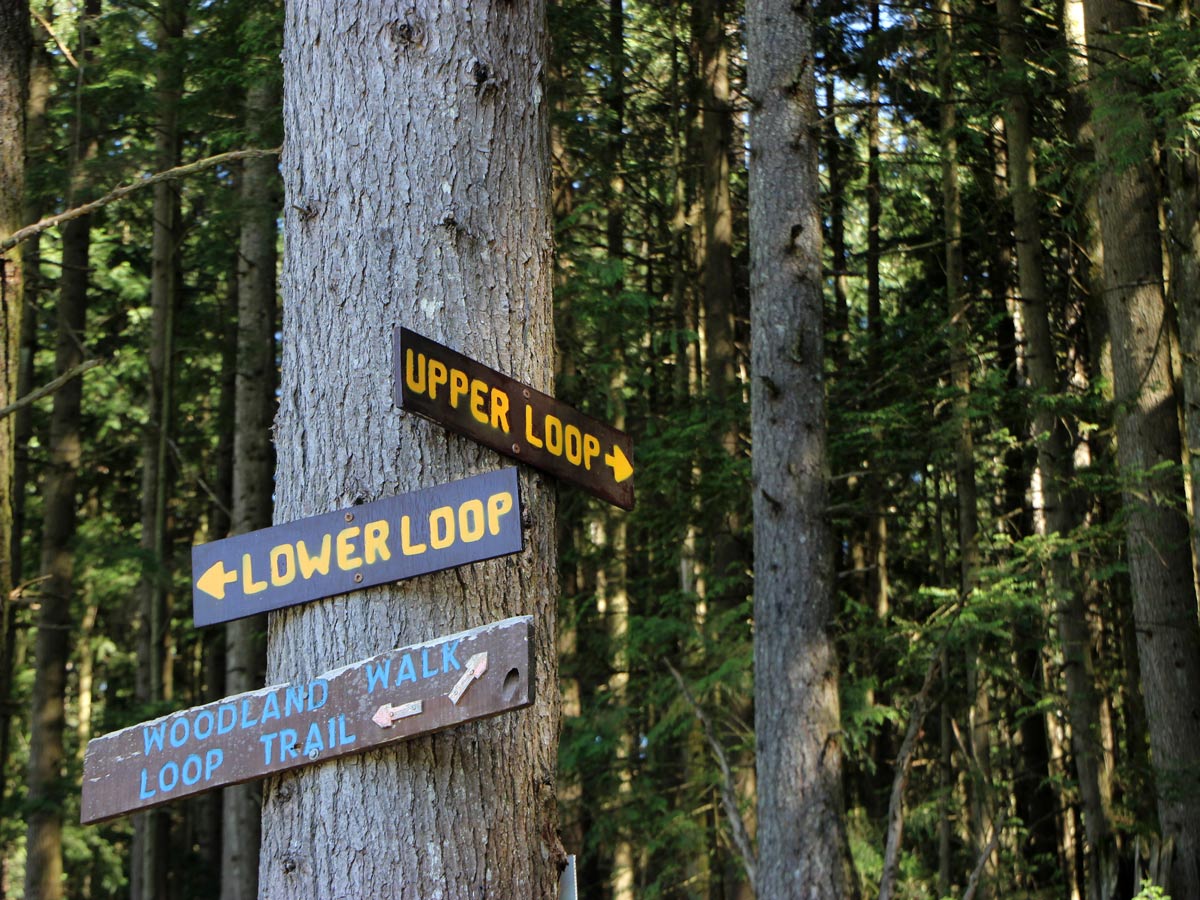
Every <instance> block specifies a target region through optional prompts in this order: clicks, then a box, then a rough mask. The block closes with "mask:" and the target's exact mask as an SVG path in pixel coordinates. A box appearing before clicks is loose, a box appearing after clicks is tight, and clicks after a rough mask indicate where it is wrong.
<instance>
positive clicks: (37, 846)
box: [25, 0, 100, 900]
mask: <svg viewBox="0 0 1200 900" xmlns="http://www.w3.org/2000/svg"><path fill="white" fill-rule="evenodd" d="M99 14H100V0H88V2H87V4H86V5H85V6H84V8H83V10H82V11H81V15H80V18H79V26H78V34H79V50H78V52H77V53H76V58H77V59H78V61H79V64H78V66H79V67H78V72H77V79H76V87H75V89H76V91H77V97H78V100H77V106H76V115H75V117H74V121H73V122H72V125H71V131H70V142H71V143H70V148H69V154H70V178H71V183H70V185H69V190H68V192H67V205H68V206H74V205H76V204H77V203H79V202H81V201H82V200H83V199H85V194H86V191H87V188H88V183H87V175H86V172H85V166H86V163H87V161H88V160H89V159H90V158H91V157H92V156H94V154H95V151H96V146H95V136H94V126H93V125H92V123H91V119H90V110H89V109H88V106H87V103H86V101H85V100H84V98H83V91H84V88H85V87H86V85H87V84H88V83H89V82H90V81H91V80H92V79H94V78H95V75H94V73H93V72H92V63H93V60H94V53H93V50H94V47H93V44H94V38H93V33H94V32H93V23H94V21H95V19H96V17H97V16H99ZM90 220H91V216H90V215H84V216H80V217H79V218H76V219H72V220H71V221H70V222H68V223H67V224H66V225H65V226H64V227H63V232H62V278H61V279H60V281H59V293H58V305H57V322H56V336H55V353H54V369H55V372H56V374H58V375H63V374H65V373H67V372H69V371H70V370H71V369H73V368H74V367H76V366H77V365H79V364H80V363H81V362H82V361H83V340H84V327H85V324H86V320H87V305H88V279H89V270H88V258H89V253H90V248H91V221H90ZM82 400H83V386H82V382H81V379H78V378H76V379H72V380H71V381H69V382H67V383H66V384H65V385H64V386H63V387H62V388H60V389H59V390H58V392H57V393H56V394H55V395H54V406H53V410H52V412H51V415H50V431H49V439H48V442H47V443H48V445H49V448H50V466H49V471H48V473H47V476H46V486H45V500H44V509H43V513H42V516H43V528H42V558H41V574H42V579H43V580H42V584H41V591H40V593H41V608H40V610H39V611H38V617H37V638H36V645H35V674H34V685H33V699H32V710H31V715H30V728H29V731H30V734H29V765H28V772H27V778H26V783H27V795H26V796H27V801H28V802H29V803H30V805H31V812H30V814H29V819H28V827H27V829H26V862H25V896H26V897H28V898H31V900H58V898H60V897H62V896H63V878H62V875H63V855H62V828H63V808H62V804H63V801H64V799H65V787H66V786H65V784H64V782H63V771H62V767H63V762H64V756H65V754H64V749H63V731H64V729H65V726H66V711H65V703H66V696H65V694H66V681H67V659H68V657H69V655H70V652H71V600H72V599H73V595H74V591H75V556H74V554H75V548H74V546H73V544H74V538H75V531H76V526H77V519H78V509H77V498H76V485H77V480H78V476H79V467H80V462H81V457H82V453H81V450H82V437H81V434H80V424H79V423H80V411H81V407H82Z"/></svg>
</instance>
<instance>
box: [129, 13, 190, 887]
mask: <svg viewBox="0 0 1200 900" xmlns="http://www.w3.org/2000/svg"><path fill="white" fill-rule="evenodd" d="M156 18H157V22H158V29H157V32H156V35H155V37H156V41H157V58H156V66H155V69H156V70H155V101H156V107H157V108H156V111H155V113H156V127H155V131H154V134H155V141H154V163H155V166H156V167H157V168H158V170H159V171H164V170H166V169H170V168H173V167H174V166H176V165H178V164H179V154H180V126H179V105H180V99H181V97H182V90H183V49H182V47H181V46H180V39H181V38H182V36H183V29H184V23H185V20H186V5H185V3H184V0H163V2H161V3H159V5H158V9H157V16H156ZM153 211H154V224H153V228H152V236H151V251H150V346H149V349H148V354H147V357H148V360H149V367H148V368H149V371H148V380H147V391H146V411H147V414H148V423H147V426H146V429H145V432H144V433H143V435H142V494H141V520H142V540H141V547H142V553H143V557H142V559H143V567H144V568H143V574H142V580H141V583H140V584H139V586H138V598H139V604H138V605H139V610H138V613H139V617H140V620H141V634H140V640H139V646H138V652H139V656H140V660H139V663H140V664H139V666H138V693H139V697H140V699H141V700H142V702H143V703H146V704H147V705H150V706H153V705H154V704H156V703H159V702H161V701H163V700H164V699H167V698H168V697H169V696H170V690H169V684H170V681H169V679H170V671H171V660H170V659H169V658H168V655H167V647H169V646H170V641H169V640H168V634H167V629H168V624H169V615H168V612H167V601H168V595H169V585H170V574H169V572H170V567H171V560H170V554H169V551H168V544H169V541H168V523H167V503H168V497H169V495H170V493H171V491H170V484H171V465H170V462H171V457H170V445H171V441H172V430H173V428H174V418H175V396H174V386H175V319H176V314H177V313H178V306H179V301H180V296H181V295H180V285H181V278H182V266H181V261H180V258H179V252H180V245H181V243H182V222H181V217H180V201H179V186H178V185H177V184H173V183H171V182H169V181H168V182H162V183H161V184H157V185H155V186H154V202H153ZM134 828H135V833H134V835H135V836H134V843H133V865H134V872H133V877H132V879H131V882H132V889H133V896H134V897H135V898H139V900H150V898H153V897H161V896H163V894H164V893H165V892H166V889H167V854H168V852H169V848H168V846H167V843H168V840H169V838H170V819H169V816H168V814H167V811H166V810H163V809H155V810H150V811H149V812H144V813H140V814H139V815H138V816H136V817H135V822H134Z"/></svg>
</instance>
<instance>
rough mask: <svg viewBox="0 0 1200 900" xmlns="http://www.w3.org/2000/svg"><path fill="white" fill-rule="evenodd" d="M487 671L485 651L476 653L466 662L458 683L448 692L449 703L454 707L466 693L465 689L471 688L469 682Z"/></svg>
mask: <svg viewBox="0 0 1200 900" xmlns="http://www.w3.org/2000/svg"><path fill="white" fill-rule="evenodd" d="M486 671H487V651H486V650H484V651H483V652H482V653H476V654H475V655H474V656H472V657H471V658H470V659H468V660H467V665H466V668H464V669H463V673H462V675H460V676H459V678H458V682H457V683H456V684H455V685H454V688H453V689H452V690H451V691H450V702H451V703H453V704H454V705H455V706H457V705H458V701H459V700H461V699H462V695H463V694H465V693H466V692H467V688H469V687H470V686H471V682H473V681H475V680H476V679H478V678H479V677H480V676H482V675H483V673H484V672H486Z"/></svg>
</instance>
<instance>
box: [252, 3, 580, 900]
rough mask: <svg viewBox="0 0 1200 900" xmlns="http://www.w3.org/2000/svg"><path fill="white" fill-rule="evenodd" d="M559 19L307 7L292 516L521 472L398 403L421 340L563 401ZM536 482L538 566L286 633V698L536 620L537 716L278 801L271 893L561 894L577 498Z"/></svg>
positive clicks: (431, 742)
mask: <svg viewBox="0 0 1200 900" xmlns="http://www.w3.org/2000/svg"><path fill="white" fill-rule="evenodd" d="M544 13H545V9H544V5H543V4H542V3H541V2H538V0H535V2H532V3H526V4H508V3H498V4H494V5H491V4H488V5H482V6H472V7H471V8H470V9H467V8H464V7H439V8H433V7H429V8H425V9H422V10H421V11H420V12H419V13H418V12H416V11H413V10H409V11H407V12H401V13H399V18H397V15H398V14H397V12H396V11H395V10H385V9H383V8H382V7H380V6H379V5H378V4H374V3H365V2H350V3H348V2H345V0H343V2H337V3H334V2H317V0H311V2H299V0H297V2H292V3H289V5H288V9H287V19H286V23H285V31H284V53H283V59H284V86H285V89H284V98H285V100H284V124H285V131H286V134H287V140H286V141H285V147H286V150H285V156H284V160H283V166H282V170H283V174H284V185H285V192H286V202H285V204H284V210H285V221H284V231H285V238H286V243H287V247H288V253H287V256H286V257H285V265H284V269H283V279H282V287H283V312H284V315H283V339H282V347H283V364H282V366H283V367H282V376H281V377H282V385H281V390H280V411H279V416H278V424H277V429H276V434H277V435H279V440H278V443H277V448H276V449H277V453H278V459H279V462H278V468H277V477H276V494H275V518H276V521H280V522H282V521H290V520H294V519H298V518H301V517H303V516H307V515H312V514H314V513H318V512H324V511H327V510H329V509H335V508H337V507H339V506H346V505H349V504H350V503H353V502H354V501H356V500H371V499H375V498H378V497H381V496H384V495H390V494H394V493H396V492H404V491H410V490H413V489H416V488H418V487H430V486H432V485H434V484H436V483H439V482H443V481H447V480H449V479H452V478H456V477H462V476H464V475H466V474H468V473H470V472H478V471H482V470H485V469H494V468H495V467H496V466H497V464H498V462H497V457H496V456H495V455H494V454H492V453H491V452H490V451H486V450H484V449H482V448H481V447H479V446H478V445H476V444H474V443H473V442H471V441H468V440H466V439H463V438H460V437H457V436H453V435H448V434H447V433H446V432H445V431H444V430H443V429H442V428H440V427H439V426H437V425H435V424H433V423H430V422H427V421H425V420H421V419H418V418H417V417H415V416H408V415H405V416H401V415H399V414H398V413H397V412H396V410H395V409H394V408H393V406H392V399H391V398H392V395H393V378H392V351H391V347H392V342H391V334H392V328H393V326H394V325H396V324H398V323H399V324H405V325H408V326H410V327H412V328H414V329H415V330H417V331H419V332H422V333H425V334H428V335H429V336H430V337H431V338H434V339H435V340H439V341H441V342H443V343H447V344H450V345H453V346H455V347H456V348H457V349H458V350H460V351H462V352H464V353H466V354H467V355H468V356H471V357H472V358H475V359H478V360H480V361H482V362H485V363H487V364H488V365H491V366H494V367H496V368H498V369H500V370H502V371H504V372H507V373H509V374H510V375H512V376H513V377H514V378H517V379H518V380H521V381H524V382H526V383H529V384H532V385H533V386H535V387H537V388H539V389H541V390H549V389H551V387H552V385H551V384H550V383H549V381H550V376H551V374H552V372H553V364H552V363H553V349H552V348H553V340H552V323H551V305H550V285H551V277H552V272H553V270H552V265H551V247H552V240H551V237H552V236H551V228H550V225H551V222H550V190H549V188H550V177H549V174H550V173H549V151H548V146H547V134H546V128H545V126H546V118H545V98H544V88H543V85H542V83H541V78H542V73H543V66H545V65H546V64H547V60H546V56H545V32H544ZM381 41H382V42H384V43H385V45H386V46H388V48H389V49H388V52H386V53H381V52H380V42H381ZM521 481H522V485H521V487H522V490H521V505H522V510H523V515H522V521H523V523H524V525H525V528H526V531H525V550H524V551H523V553H522V555H521V556H520V557H519V558H505V559H499V560H493V561H489V562H485V563H480V564H476V565H473V566H468V567H461V568H458V569H454V570H452V571H449V572H445V573H440V574H433V575H427V576H423V577H421V578H418V579H414V580H412V581H409V582H405V583H402V584H400V585H395V586H387V587H381V588H377V589H371V590H368V591H363V592H355V593H354V594H352V595H350V596H348V597H343V598H338V599H332V600H325V601H322V602H319V603H314V604H310V605H307V606H301V607H296V608H293V609H290V610H285V611H282V612H279V613H275V614H273V615H272V617H271V622H270V626H269V633H268V637H269V644H268V662H267V679H268V682H269V683H275V682H278V681H280V680H290V679H292V678H297V677H305V676H306V675H307V676H311V675H313V674H316V673H318V672H320V671H323V670H325V669H327V668H331V667H334V666H337V665H342V664H346V663H350V662H353V661H355V660H358V659H361V658H363V657H366V656H369V655H371V654H373V653H378V652H380V651H381V650H383V649H386V648H388V647H393V646H396V645H397V644H396V642H397V641H400V642H402V643H403V642H409V641H419V640H427V639H432V638H435V637H437V636H439V635H441V634H445V633H449V632H452V631H455V630H457V629H461V628H466V627H474V626H479V625H483V624H486V623H488V622H491V621H495V620H497V619H501V618H503V617H505V616H507V615H513V614H516V613H525V614H532V615H533V616H534V619H535V625H534V648H533V650H534V656H535V660H536V672H535V673H534V675H535V677H534V679H533V680H534V682H535V683H536V685H537V700H536V701H535V704H534V705H533V706H532V707H531V708H529V709H526V710H522V711H519V712H516V713H511V714H507V715H503V716H498V717H496V718H494V719H489V720H485V721H481V722H475V723H471V724H468V725H465V726H463V727H460V728H455V729H451V730H448V731H445V732H441V733H438V734H435V735H430V736H425V737H420V738H417V739H414V740H412V741H408V742H405V743H402V744H399V745H396V746H395V747H392V748H387V749H386V750H382V751H378V752H373V753H371V754H370V755H369V756H366V757H351V758H344V759H341V760H336V761H333V762H330V763H326V764H323V765H316V766H311V767H306V768H303V769H299V770H296V771H295V772H294V773H292V774H286V775H282V776H279V777H275V778H272V779H271V780H269V781H268V783H267V785H266V790H265V793H264V800H263V821H262V824H263V847H262V856H261V862H260V867H259V892H260V896H262V897H264V898H288V900H302V898H317V897H330V896H351V897H370V896H380V895H389V896H392V897H397V898H418V897H422V898H423V897H432V896H436V895H437V894H443V895H444V896H446V897H476V896H488V897H493V896H494V897H513V898H516V897H521V898H526V897H528V898H534V900H542V898H551V897H554V896H555V895H556V892H557V881H558V875H559V869H560V866H561V865H562V864H563V862H564V856H563V851H562V847H561V844H560V843H559V840H558V834H557V812H556V800H555V794H554V779H555V765H556V741H557V735H558V728H559V698H558V689H557V685H558V680H557V659H556V645H555V614H556V604H557V588H556V583H555V570H556V550H555V540H554V539H555V525H554V506H553V500H552V491H553V486H552V485H551V484H549V483H547V481H546V480H544V479H542V478H541V477H539V476H536V475H534V474H532V473H529V472H524V473H523V475H522V479H521ZM363 727H372V726H370V723H365V724H364V726H363ZM331 822H335V823H337V824H336V827H330V823H331Z"/></svg>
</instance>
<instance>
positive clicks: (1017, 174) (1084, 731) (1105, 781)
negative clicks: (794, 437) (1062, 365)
mask: <svg viewBox="0 0 1200 900" xmlns="http://www.w3.org/2000/svg"><path fill="white" fill-rule="evenodd" d="M1020 8H1021V7H1020V4H1019V2H1018V0H999V5H998V11H999V15H1000V48H1001V52H1002V54H1003V56H1004V63H1005V65H1006V66H1007V67H1008V70H1009V73H1008V74H1009V78H1010V79H1013V83H1017V82H1016V81H1015V79H1016V78H1018V77H1021V76H1023V73H1024V65H1025V63H1024V61H1025V42H1024V41H1023V40H1022V39H1021V34H1022V28H1023V23H1022V20H1021V14H1020ZM1031 117H1032V112H1031V104H1030V98H1029V94H1028V91H1027V90H1025V89H1016V90H1012V91H1010V92H1009V94H1008V96H1007V97H1006V100H1005V114H1004V121H1005V132H1006V135H1007V138H1008V173H1009V189H1010V192H1011V195H1012V206H1013V228H1014V233H1015V237H1016V244H1017V272H1018V283H1019V289H1020V290H1019V293H1020V297H1019V301H1020V306H1019V310H1020V316H1021V324H1022V327H1023V330H1024V334H1025V355H1024V362H1025V371H1026V373H1027V375H1028V378H1029V383H1030V387H1031V388H1032V389H1033V391H1034V393H1035V395H1036V398H1035V401H1034V406H1033V433H1034V439H1035V441H1036V443H1037V465H1038V483H1037V487H1038V490H1037V491H1035V499H1034V507H1035V509H1036V510H1037V511H1038V512H1037V515H1035V528H1036V529H1037V531H1038V532H1039V533H1040V534H1042V535H1044V536H1059V537H1066V536H1067V535H1068V534H1069V533H1070V532H1071V530H1072V529H1073V528H1074V527H1075V526H1076V524H1077V521H1076V515H1075V512H1074V510H1073V509H1072V508H1071V503H1070V499H1069V495H1068V489H1069V485H1070V480H1071V475H1072V473H1071V456H1070V442H1069V435H1068V434H1067V432H1066V429H1065V427H1064V425H1063V423H1062V422H1061V421H1060V417H1059V416H1058V415H1056V413H1055V409H1054V405H1053V398H1054V397H1056V396H1057V395H1058V393H1059V384H1060V379H1059V375H1058V366H1057V363H1056V359H1057V356H1056V353H1055V349H1054V344H1053V342H1052V340H1051V334H1052V323H1051V319H1050V309H1049V304H1048V302H1047V300H1048V298H1047V295H1046V293H1047V292H1046V276H1045V269H1044V267H1043V258H1042V229H1041V224H1040V222H1039V220H1038V200H1037V174H1036V170H1035V167H1034V156H1033V139H1032V135H1033V128H1032V121H1031ZM1046 574H1047V575H1048V578H1047V581H1048V584H1049V587H1050V594H1051V597H1052V599H1053V602H1054V605H1055V612H1056V616H1055V618H1056V620H1057V623H1058V635H1059V640H1060V641H1061V643H1062V653H1063V669H1064V675H1065V677H1066V683H1067V697H1066V701H1067V715H1068V717H1069V719H1070V722H1071V739H1072V749H1073V751H1074V754H1073V758H1074V761H1075V775H1076V778H1077V779H1078V784H1079V795H1080V802H1081V804H1082V806H1083V821H1084V830H1085V837H1086V842H1087V843H1086V848H1085V855H1086V861H1087V879H1086V883H1087V892H1088V900H1109V897H1110V896H1111V892H1112V891H1113V890H1114V889H1115V888H1116V883H1115V876H1116V846H1115V843H1114V839H1113V829H1112V817H1111V801H1112V783H1111V782H1112V776H1111V772H1110V771H1109V770H1108V767H1107V766H1106V765H1105V759H1104V751H1103V748H1102V747H1101V745H1100V742H1099V728H1100V702H1099V697H1098V695H1097V691H1096V680H1095V666H1094V663H1093V659H1092V651H1091V635H1090V632H1089V629H1088V623H1087V610H1086V607H1085V605H1084V602H1083V592H1082V586H1081V585H1080V584H1079V583H1078V580H1077V579H1076V578H1075V577H1074V565H1073V563H1072V560H1071V558H1070V557H1069V556H1068V555H1066V554H1065V553H1062V552H1059V553H1055V554H1052V555H1051V557H1050V559H1049V562H1048V564H1047V573H1046Z"/></svg>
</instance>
